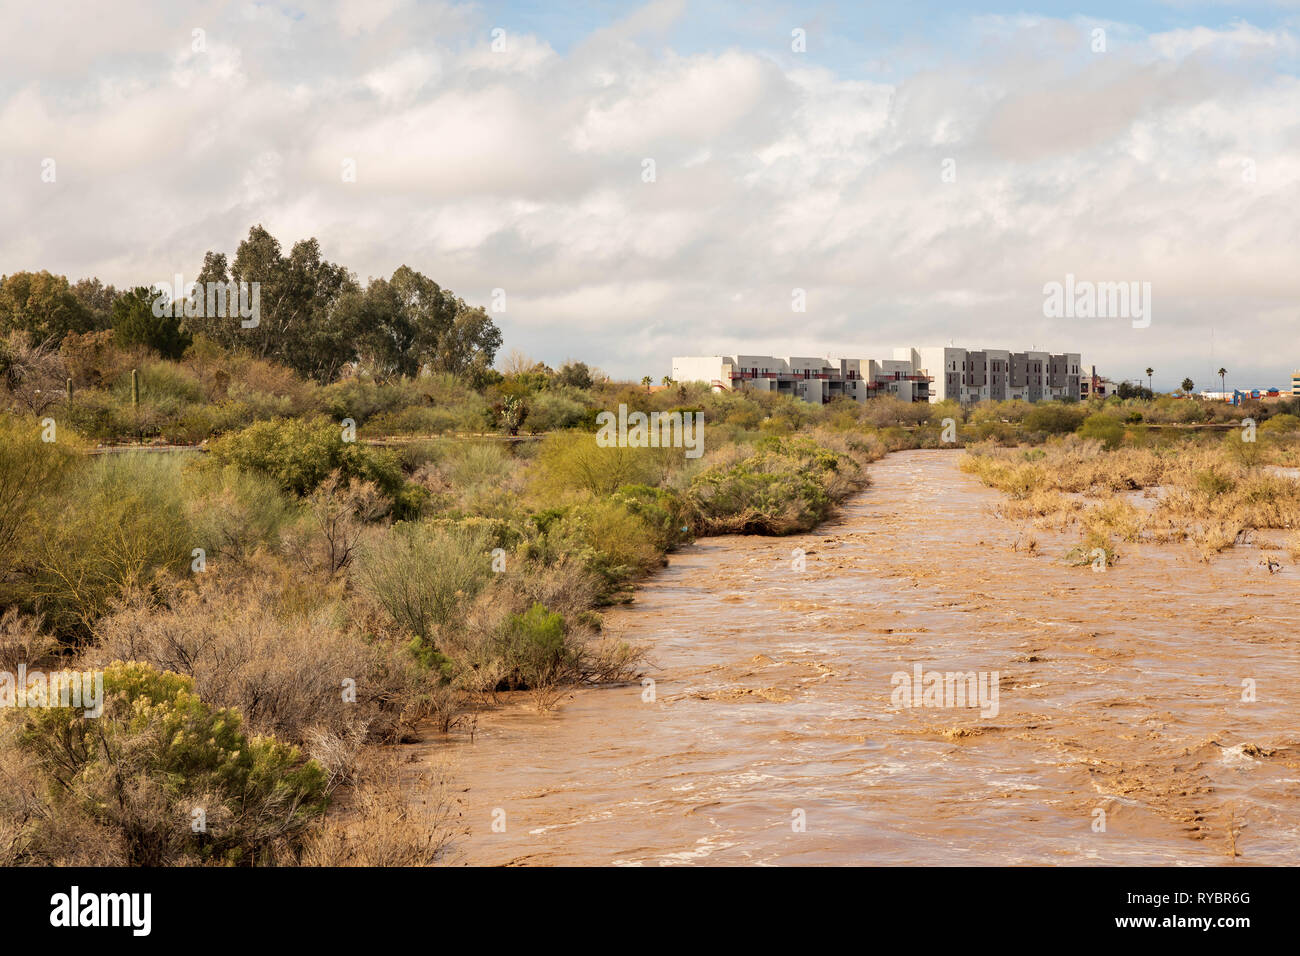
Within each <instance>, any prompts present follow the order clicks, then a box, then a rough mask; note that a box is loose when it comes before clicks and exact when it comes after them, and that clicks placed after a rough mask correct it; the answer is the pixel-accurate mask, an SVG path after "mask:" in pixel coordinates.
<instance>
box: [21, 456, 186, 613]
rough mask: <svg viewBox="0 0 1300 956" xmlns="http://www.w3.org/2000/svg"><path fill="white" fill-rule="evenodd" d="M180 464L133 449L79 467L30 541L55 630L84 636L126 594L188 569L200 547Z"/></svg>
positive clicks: (37, 586)
mask: <svg viewBox="0 0 1300 956" xmlns="http://www.w3.org/2000/svg"><path fill="white" fill-rule="evenodd" d="M180 469H181V462H180V461H179V460H178V459H177V458H176V456H173V455H158V454H150V453H146V452H128V453H125V454H114V455H102V456H100V457H99V458H97V459H95V460H94V461H93V462H91V463H90V464H89V465H88V466H87V467H86V468H84V469H82V470H81V471H80V473H79V474H78V475H77V477H76V480H75V481H74V482H73V483H72V484H71V485H70V486H69V488H68V491H67V496H66V500H67V506H65V507H64V508H62V509H61V511H60V512H59V513H58V514H56V515H55V514H52V515H49V516H48V518H47V524H46V525H45V528H44V533H43V534H41V535H39V536H38V537H37V539H36V541H35V542H34V544H33V546H32V554H31V558H30V561H31V567H32V574H33V578H34V583H33V590H34V593H35V596H36V600H37V605H38V607H39V608H40V609H41V610H42V611H43V612H44V613H45V615H46V619H47V621H48V623H49V625H50V627H51V629H52V630H53V631H55V632H56V633H58V634H60V635H61V636H64V637H84V636H86V635H87V634H88V633H89V631H90V627H91V625H92V624H93V623H94V622H95V621H96V620H97V619H98V618H99V617H100V616H101V615H102V614H104V613H105V612H106V611H107V610H108V609H109V608H110V607H111V606H112V605H113V603H114V602H116V601H117V600H119V599H120V598H122V597H124V596H126V595H128V594H138V593H148V592H150V591H151V590H152V589H153V586H154V584H155V582H156V580H157V578H158V576H159V575H160V574H162V573H165V572H172V573H177V574H181V573H185V572H186V571H187V570H188V567H189V563H190V560H191V551H192V550H193V548H194V547H196V546H197V545H196V543H195V534H194V531H193V529H192V528H191V527H190V524H189V521H188V520H187V519H186V515H185V507H184V502H183V500H182V495H181V479H180Z"/></svg>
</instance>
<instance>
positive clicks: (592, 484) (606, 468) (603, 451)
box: [536, 431, 681, 497]
mask: <svg viewBox="0 0 1300 956" xmlns="http://www.w3.org/2000/svg"><path fill="white" fill-rule="evenodd" d="M665 451H666V452H675V453H676V457H680V456H681V450H680V449H671V448H670V449H660V448H628V447H623V446H609V447H603V448H602V447H601V446H600V445H598V444H596V436H595V435H593V434H591V433H590V432H585V431H568V432H557V433H555V434H552V435H548V436H547V437H546V438H545V439H544V440H543V442H542V449H541V451H540V453H539V454H538V457H537V463H536V467H537V474H538V479H537V480H538V485H539V488H540V489H541V490H542V491H544V492H549V493H552V494H564V493H566V492H573V491H580V492H585V493H587V494H591V495H596V496H601V497H603V496H605V495H609V494H612V493H613V492H615V491H616V490H618V488H619V487H621V486H622V485H630V484H646V483H649V482H652V481H654V480H655V478H656V477H657V473H658V471H659V469H658V467H657V464H656V457H657V456H656V455H655V454H654V453H656V452H665Z"/></svg>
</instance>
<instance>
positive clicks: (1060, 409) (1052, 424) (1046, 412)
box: [1021, 402, 1088, 435]
mask: <svg viewBox="0 0 1300 956" xmlns="http://www.w3.org/2000/svg"><path fill="white" fill-rule="evenodd" d="M1086 417H1088V409H1087V408H1086V407H1085V406H1082V405H1079V404H1076V403H1073V402H1071V403H1068V404H1067V403H1062V402H1036V403H1035V404H1034V407H1033V408H1032V409H1030V410H1029V411H1028V412H1026V413H1025V417H1024V418H1023V419H1022V420H1021V422H1022V424H1023V425H1024V427H1025V429H1026V431H1030V432H1041V433H1043V434H1047V435H1064V434H1066V433H1067V432H1072V431H1074V430H1076V429H1077V428H1078V427H1079V426H1080V425H1082V424H1083V421H1084V419H1085V418H1086Z"/></svg>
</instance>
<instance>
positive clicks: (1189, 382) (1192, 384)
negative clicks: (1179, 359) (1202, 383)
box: [1182, 378, 1196, 395]
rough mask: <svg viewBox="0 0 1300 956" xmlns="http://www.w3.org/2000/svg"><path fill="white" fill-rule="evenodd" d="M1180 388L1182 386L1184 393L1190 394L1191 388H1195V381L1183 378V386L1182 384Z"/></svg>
mask: <svg viewBox="0 0 1300 956" xmlns="http://www.w3.org/2000/svg"><path fill="white" fill-rule="evenodd" d="M1182 388H1183V391H1184V392H1185V393H1186V394H1188V395H1191V394H1192V389H1194V388H1196V383H1195V382H1193V381H1192V380H1191V379H1190V378H1185V379H1183V386H1182Z"/></svg>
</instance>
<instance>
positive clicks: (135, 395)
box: [131, 369, 140, 409]
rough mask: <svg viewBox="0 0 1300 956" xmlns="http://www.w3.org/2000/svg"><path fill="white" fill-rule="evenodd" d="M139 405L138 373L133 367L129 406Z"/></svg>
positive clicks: (135, 407) (136, 406)
mask: <svg viewBox="0 0 1300 956" xmlns="http://www.w3.org/2000/svg"><path fill="white" fill-rule="evenodd" d="M139 407H140V375H139V373H138V372H137V371H136V370H135V369H131V408H132V409H137V408H139Z"/></svg>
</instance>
